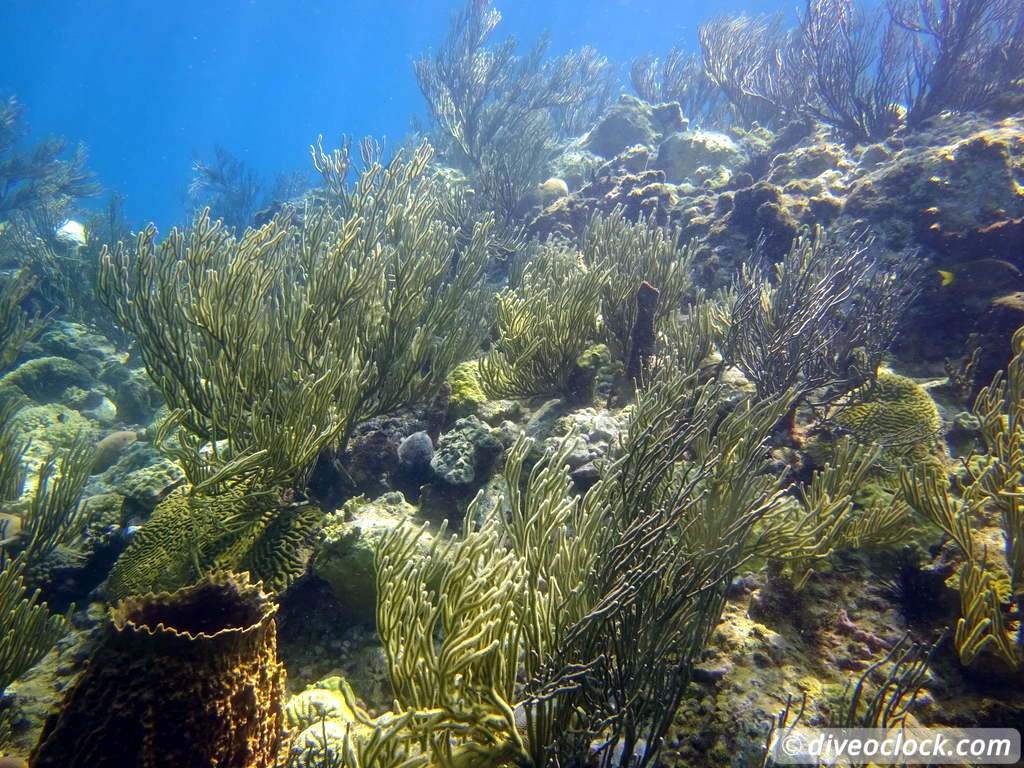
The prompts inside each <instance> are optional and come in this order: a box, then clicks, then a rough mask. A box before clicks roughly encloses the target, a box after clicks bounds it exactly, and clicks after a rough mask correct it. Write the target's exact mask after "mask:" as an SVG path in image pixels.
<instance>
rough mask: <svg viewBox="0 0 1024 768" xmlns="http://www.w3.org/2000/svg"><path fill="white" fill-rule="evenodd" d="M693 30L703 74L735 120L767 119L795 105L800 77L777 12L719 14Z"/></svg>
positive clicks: (791, 38) (802, 84) (802, 86)
mask: <svg viewBox="0 0 1024 768" xmlns="http://www.w3.org/2000/svg"><path fill="white" fill-rule="evenodd" d="M697 35H698V37H699V39H700V50H701V57H702V59H703V62H704V70H705V72H707V76H708V77H709V78H710V79H711V82H713V83H714V84H715V86H717V87H718V88H719V89H720V90H721V91H722V92H723V93H724V94H725V97H726V98H727V99H728V100H729V103H730V104H732V108H733V110H734V114H735V116H736V117H737V118H739V120H740V121H741V122H743V123H744V124H746V125H750V124H752V123H754V122H758V123H761V124H766V123H771V122H773V121H775V120H776V118H778V117H779V115H780V114H782V113H785V112H790V113H792V112H795V111H797V110H798V109H799V108H800V106H801V104H802V103H803V99H804V93H805V91H806V88H807V83H806V77H805V76H804V73H803V71H802V69H801V68H800V67H798V66H795V65H794V64H793V59H794V57H795V56H796V55H797V53H798V49H797V45H796V43H795V33H793V32H792V31H787V30H786V29H785V28H784V27H783V24H782V16H781V15H780V14H776V15H772V16H755V17H750V16H747V15H745V14H744V15H740V16H732V17H730V16H720V17H718V18H716V19H713V20H711V21H709V22H708V23H706V24H703V25H702V26H700V27H699V28H698V30H697Z"/></svg>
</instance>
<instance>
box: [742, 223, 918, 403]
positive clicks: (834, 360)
mask: <svg viewBox="0 0 1024 768" xmlns="http://www.w3.org/2000/svg"><path fill="white" fill-rule="evenodd" d="M755 258H756V253H755ZM918 270H919V267H916V266H910V267H905V266H901V265H897V266H893V267H888V266H887V265H886V264H885V263H884V262H883V260H882V258H881V257H880V256H879V255H878V253H877V251H876V250H875V248H874V247H873V245H872V243H871V242H870V240H866V239H863V238H861V239H860V240H855V241H853V242H850V243H837V242H835V240H833V239H832V238H830V237H828V236H827V235H826V234H825V233H824V232H823V231H821V230H818V231H816V232H815V234H814V235H813V236H804V237H801V238H798V239H797V240H796V242H795V243H794V244H793V247H792V248H791V249H790V251H789V253H788V254H787V255H786V256H785V257H784V258H783V259H782V261H780V262H778V263H777V264H775V265H774V267H773V268H772V271H771V272H772V273H771V276H769V274H768V272H767V269H766V267H765V266H764V265H762V264H758V263H757V262H756V261H755V264H754V266H752V267H745V268H744V270H743V272H742V274H741V276H740V278H739V280H738V283H737V286H736V300H735V302H734V303H733V306H732V312H731V316H730V320H729V329H728V331H727V334H726V339H725V349H724V351H723V354H724V356H725V358H726V360H727V361H728V362H730V363H731V364H733V365H735V366H737V367H738V368H739V369H740V370H741V371H743V373H744V375H746V376H747V378H749V379H750V380H751V381H753V382H754V384H755V385H756V387H757V391H758V393H759V394H760V395H761V396H762V397H763V396H768V395H772V394H777V393H780V392H782V391H785V390H788V389H791V388H795V389H797V390H799V391H801V392H805V393H806V392H808V391H810V390H812V389H817V388H819V387H833V388H835V389H836V390H837V391H838V394H842V393H843V392H846V391H849V390H850V389H852V388H853V387H855V386H857V385H858V384H860V383H861V382H863V381H866V380H869V379H871V378H872V377H873V376H874V373H875V370H876V369H877V367H878V364H879V363H880V362H881V358H882V355H883V354H885V352H886V351H887V350H888V348H889V345H890V344H891V343H892V339H893V337H894V335H895V333H896V329H897V324H898V322H899V320H900V317H901V316H902V314H903V311H904V309H905V308H906V307H907V306H908V304H909V303H910V302H911V301H912V300H913V298H914V296H915V295H916V292H917V291H918V290H919V288H918V285H917V282H918V279H917V271H918Z"/></svg>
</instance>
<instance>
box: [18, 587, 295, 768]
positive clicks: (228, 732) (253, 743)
mask: <svg viewBox="0 0 1024 768" xmlns="http://www.w3.org/2000/svg"><path fill="white" fill-rule="evenodd" d="M275 611H276V606H275V605H274V603H272V602H271V601H270V600H269V599H268V598H267V596H266V595H264V594H263V593H262V592H261V591H260V590H259V588H258V586H254V585H252V584H250V583H249V582H248V580H247V579H245V578H244V577H238V576H235V575H231V574H220V575H216V576H213V577H211V578H209V579H207V580H205V581H203V582H201V583H199V584H197V585H195V586H193V587H189V588H187V589H183V590H180V591H178V592H174V593H162V594H158V595H149V596H147V597H141V598H138V599H132V600H126V601H124V602H123V603H121V604H120V605H118V606H117V607H115V608H114V609H113V610H112V611H111V621H110V623H109V624H108V625H107V627H106V628H105V629H104V632H103V635H102V638H101V640H100V641H99V645H98V647H97V649H96V651H95V652H94V654H93V656H92V658H91V660H90V663H89V666H88V667H87V669H86V671H85V673H84V674H83V675H82V677H80V678H79V679H78V681H77V682H76V683H75V685H74V686H73V687H72V688H71V689H70V690H69V691H68V694H67V697H66V698H65V700H64V702H63V705H62V707H61V709H60V712H59V713H57V714H55V715H52V716H51V717H50V718H49V719H48V720H47V722H46V724H45V726H44V728H43V732H42V735H41V736H40V739H39V743H38V744H37V745H36V747H35V749H34V750H33V753H32V756H31V758H30V762H31V764H32V765H34V766H37V767H38V768H48V767H49V766H61V768H78V767H81V768H84V767H85V766H90V767H91V766H98V765H125V766H127V765H138V766H142V765H145V766H153V767H154V768H156V766H165V767H166V768H171V766H186V765H194V766H199V765H217V766H222V767H223V768H276V767H277V766H279V765H280V764H281V759H282V755H283V742H284V731H285V721H284V710H283V703H282V697H283V695H284V668H283V667H282V665H281V664H280V663H279V662H278V660H277V639H276V625H275V621H274V613H275Z"/></svg>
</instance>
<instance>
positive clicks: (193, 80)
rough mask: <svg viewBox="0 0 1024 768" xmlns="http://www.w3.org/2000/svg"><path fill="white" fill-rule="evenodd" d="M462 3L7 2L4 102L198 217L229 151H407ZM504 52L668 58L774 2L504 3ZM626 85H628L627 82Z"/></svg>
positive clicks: (0, 19) (102, 175)
mask: <svg viewBox="0 0 1024 768" xmlns="http://www.w3.org/2000/svg"><path fill="white" fill-rule="evenodd" d="M457 7H459V3H456V2H448V1H445V2H441V1H435V0H431V1H429V2H412V1H411V0H409V1H406V0H403V1H401V2H374V1H373V0H338V1H337V2H329V1H327V0H238V1H237V2H229V1H227V0H213V1H211V0H206V1H205V2H203V1H202V0H173V1H168V0H0V8H2V13H0V51H2V52H3V53H2V54H0V94H2V95H4V96H8V95H13V96H16V97H17V98H18V99H19V101H21V102H22V103H23V104H24V105H25V106H26V108H27V110H26V114H25V117H26V120H27V122H28V126H29V129H30V131H31V134H30V137H29V138H38V137H39V136H41V135H51V134H56V135H62V136H65V137H67V138H68V139H69V140H71V141H75V142H77V141H82V142H85V144H86V145H87V146H88V148H89V150H90V163H89V164H90V167H91V168H92V169H93V170H94V171H95V172H96V174H97V176H98V177H99V180H100V181H101V183H102V184H103V185H104V186H105V187H106V188H107V189H108V190H109V191H112V192H116V193H118V194H121V195H125V196H126V201H125V210H126V213H127V215H128V217H129V219H131V220H132V221H133V222H134V223H135V224H138V223H140V222H143V221H154V222H156V223H157V224H158V226H160V227H161V228H162V229H166V228H167V227H169V226H171V225H173V224H176V223H180V222H181V221H182V220H183V219H184V218H185V211H186V203H185V189H186V187H187V185H188V182H189V180H190V178H191V170H190V169H191V164H192V160H193V158H194V157H196V156H198V157H205V158H209V157H211V155H212V149H213V147H214V146H215V145H220V146H223V147H225V148H226V149H227V150H229V151H230V152H231V153H233V154H234V155H236V156H237V157H239V158H241V159H242V160H244V161H245V162H246V163H247V164H248V165H249V166H250V167H252V168H254V169H255V170H256V171H258V172H259V173H261V174H262V175H264V176H265V177H267V178H268V179H270V178H271V177H273V175H274V174H275V173H277V172H282V171H284V172H287V171H293V170H305V169H307V168H309V159H308V147H309V144H310V143H311V142H312V141H314V140H315V139H316V137H317V135H318V134H324V136H325V144H327V145H334V144H336V142H337V138H338V137H339V136H340V135H341V134H343V133H346V134H351V135H353V136H357V137H359V136H364V135H372V136H377V137H388V139H389V141H390V143H391V144H396V143H400V142H401V140H402V138H403V137H404V136H405V135H406V134H407V132H408V131H409V128H410V120H411V118H412V117H413V116H414V115H422V114H423V101H422V98H421V97H420V94H419V90H418V88H417V85H416V80H415V77H414V75H413V70H412V62H413V60H414V59H415V58H417V57H418V56H420V55H422V54H423V53H424V52H426V51H427V50H428V49H430V48H431V47H434V48H436V47H438V46H439V45H441V43H442V42H443V40H444V36H445V32H446V30H447V26H448V22H449V18H450V14H451V12H452V11H453V10H454V9H455V8H457ZM495 7H497V8H498V10H500V11H501V12H502V15H503V21H502V24H501V25H500V27H499V29H498V33H499V34H498V37H502V36H504V35H506V34H514V35H516V36H517V37H518V38H519V39H520V40H521V41H525V42H527V43H529V42H532V41H533V40H535V39H536V38H537V37H538V36H539V35H540V34H541V33H542V31H543V30H545V29H547V30H549V31H550V33H551V40H552V46H551V52H552V53H553V54H558V53H563V52H565V51H567V50H569V49H571V48H576V47H579V46H582V45H592V46H595V47H596V48H597V49H598V50H599V51H601V52H602V53H603V54H604V55H606V56H608V57H609V58H611V59H612V60H613V61H615V62H617V63H620V64H621V65H622V67H623V69H624V70H625V67H626V65H627V63H628V61H629V60H630V59H631V58H633V57H635V56H638V55H640V54H643V53H645V52H647V51H653V52H655V53H659V54H660V53H663V52H664V51H666V50H667V49H668V48H669V47H671V45H672V44H673V43H675V42H676V41H679V40H682V41H684V42H685V43H686V44H688V45H690V46H694V47H695V45H696V42H695V41H696V27H697V25H698V24H699V23H701V22H702V21H703V20H705V19H706V18H708V17H709V16H710V15H712V14H713V13H726V12H738V11H747V12H750V13H757V12H762V11H766V10H776V9H782V10H786V11H791V10H792V8H793V3H792V2H778V1H777V0H776V1H775V2H773V1H772V0H729V1H728V2H715V3H714V4H712V3H708V2H700V1H699V0H504V2H502V1H501V0H498V2H497V3H496V4H495ZM624 76H625V72H624Z"/></svg>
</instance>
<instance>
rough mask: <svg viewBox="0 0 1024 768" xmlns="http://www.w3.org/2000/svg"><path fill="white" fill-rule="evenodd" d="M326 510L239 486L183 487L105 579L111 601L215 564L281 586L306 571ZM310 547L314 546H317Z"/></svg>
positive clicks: (174, 583)
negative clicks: (203, 492)
mask: <svg viewBox="0 0 1024 768" xmlns="http://www.w3.org/2000/svg"><path fill="white" fill-rule="evenodd" d="M321 518H322V515H321V513H320V511H319V509H317V508H316V507H314V506H311V505H280V504H278V502H277V500H276V499H274V498H273V496H272V495H269V494H262V495H251V494H249V493H247V492H246V490H245V489H242V488H236V489H233V490H229V491H227V492H225V493H222V494H218V495H216V496H199V495H193V494H189V493H188V491H187V489H179V490H178V491H175V492H174V493H172V494H171V495H170V496H168V497H167V498H166V499H165V500H164V501H162V502H161V503H160V504H159V505H157V508H156V509H155V510H153V514H152V516H151V517H150V519H149V520H148V521H147V522H146V523H145V524H144V525H143V526H142V528H141V529H140V530H139V531H138V533H136V535H135V537H134V538H133V539H132V541H131V543H130V544H129V545H128V547H127V548H126V549H125V551H124V552H123V553H122V554H121V556H120V557H119V558H118V560H117V562H116V563H115V564H114V567H113V569H112V570H111V572H110V576H109V577H108V578H107V581H106V583H105V585H104V591H105V592H106V594H107V597H108V598H110V599H111V600H117V599H122V598H125V597H129V596H131V595H141V594H146V593H149V592H159V591H170V590H175V589H178V588H180V587H183V586H186V585H188V584H192V583H193V582H195V581H197V580H198V579H200V578H201V577H202V576H203V575H204V574H206V573H211V572H213V571H215V570H230V571H247V572H249V573H251V574H252V576H253V578H254V579H258V580H262V581H263V584H264V587H265V588H266V589H268V590H269V591H272V592H280V591H281V590H283V589H284V588H285V587H287V586H288V585H289V584H290V583H291V581H292V580H293V579H294V578H295V577H296V576H298V575H299V574H300V573H302V571H303V569H304V567H305V560H306V559H308V552H307V551H306V549H307V547H309V546H310V544H309V542H310V540H311V538H312V532H313V530H314V529H315V528H316V527H318V526H319V524H320V522H321ZM310 551H311V549H310Z"/></svg>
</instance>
